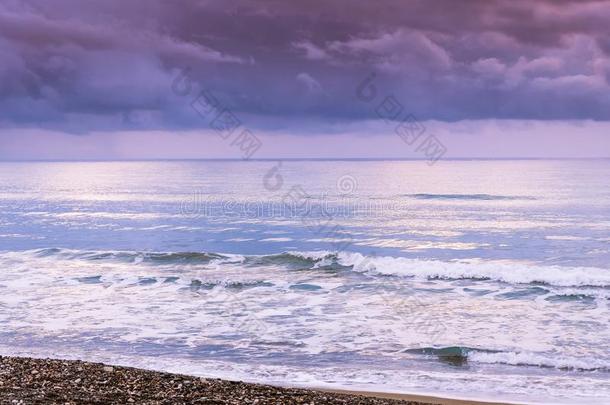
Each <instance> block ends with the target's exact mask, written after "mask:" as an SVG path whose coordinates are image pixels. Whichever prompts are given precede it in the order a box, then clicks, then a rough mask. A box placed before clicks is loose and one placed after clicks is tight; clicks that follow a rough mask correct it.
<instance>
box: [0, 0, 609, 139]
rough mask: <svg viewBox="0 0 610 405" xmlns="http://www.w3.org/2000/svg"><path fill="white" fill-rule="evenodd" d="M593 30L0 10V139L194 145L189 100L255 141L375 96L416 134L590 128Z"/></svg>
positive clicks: (131, 4) (310, 10)
mask: <svg viewBox="0 0 610 405" xmlns="http://www.w3.org/2000/svg"><path fill="white" fill-rule="evenodd" d="M608 21H610V2H607V1H556V0H555V1H551V0H549V1H537V2H528V1H519V0H517V1H515V0H507V1H493V2H491V1H484V0H480V1H479V0H471V1H453V0H428V1H417V0H414V1H402V0H382V1H375V2H373V1H363V0H344V1H339V0H326V1H318V0H314V1H307V2H300V3H297V2H286V1H275V0H265V1H263V0H251V1H236V0H222V1H216V0H200V1H197V0H189V1H161V0H133V1H118V0H109V1H103V2H102V1H99V2H82V1H76V0H74V1H72V0H55V1H45V0H27V1H15V2H11V1H4V2H2V3H1V4H0V124H1V125H2V126H4V127H37V128H47V129H52V130H59V131H65V132H74V133H88V132H90V131H93V130H96V131H100V130H102V131H103V130H109V131H111V130H130V129H140V130H141V129H159V130H168V129H171V130H180V129H184V130H187V129H197V128H200V127H202V126H203V125H204V123H203V122H202V120H201V117H200V116H198V114H197V113H196V112H194V111H193V109H192V108H191V107H190V102H191V100H192V98H193V97H195V96H196V95H197V94H198V92H199V91H201V90H202V89H206V90H207V91H209V92H211V93H212V94H214V95H215V97H216V98H217V99H218V100H219V101H220V102H221V103H222V105H223V106H226V107H227V108H229V109H230V110H231V111H233V113H235V114H236V115H238V116H239V117H240V119H241V120H242V121H247V123H248V125H249V126H251V127H254V128H263V129H279V130H290V129H294V130H295V131H296V130H303V131H308V130H312V131H313V130H315V128H316V127H317V126H318V125H326V124H328V125H336V123H338V122H339V123H341V122H346V123H353V122H357V121H367V120H374V119H376V118H379V117H378V116H377V114H378V109H377V108H376V107H377V106H378V104H379V102H381V101H383V99H384V97H386V96H390V95H392V96H393V97H395V99H396V100H397V101H398V102H399V103H400V105H401V111H404V112H408V113H411V114H414V115H415V116H417V117H418V118H419V119H421V120H437V121H449V122H453V121H460V120H478V119H517V120H519V119H534V120H572V119H591V120H603V121H606V120H609V119H610V86H609V84H608V78H609V77H610V59H609V58H610V24H608ZM371 73H374V74H375V75H376V76H375V77H376V79H375V80H376V81H375V82H374V86H375V89H376V90H377V91H378V99H376V100H375V101H373V102H369V103H367V102H364V101H362V100H361V99H359V98H358V97H357V88H358V86H359V85H360V84H361V83H362V81H363V80H364V79H365V78H366V77H367V76H368V75H369V74H371ZM181 75H182V76H181ZM181 77H182V78H183V79H184V78H187V80H188V83H186V82H185V83H181V85H184V86H185V87H184V91H182V92H181V91H176V87H175V86H176V83H177V82H176V80H179V79H180V78H181Z"/></svg>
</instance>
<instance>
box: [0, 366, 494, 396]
mask: <svg viewBox="0 0 610 405" xmlns="http://www.w3.org/2000/svg"><path fill="white" fill-rule="evenodd" d="M48 403H62V404H132V403H133V404H235V405H237V404H240V405H241V404H261V405H262V404H361V405H369V404H373V405H390V404H402V405H425V404H439V405H445V404H446V405H466V404H478V405H483V403H482V402H472V401H454V400H446V399H442V398H432V397H424V396H414V395H398V394H384V393H373V392H354V391H340V390H318V389H316V390H310V389H300V388H282V387H273V386H268V385H259V384H249V383H244V382H238V381H227V380H220V379H206V378H199V377H193V376H186V375H179V374H170V373H162V372H156V371H148V370H140V369H135V368H128V367H116V366H107V365H104V364H98V363H87V362H82V361H67V360H49V359H44V360H43V359H30V358H21V357H1V356H0V404H24V405H25V404H48Z"/></svg>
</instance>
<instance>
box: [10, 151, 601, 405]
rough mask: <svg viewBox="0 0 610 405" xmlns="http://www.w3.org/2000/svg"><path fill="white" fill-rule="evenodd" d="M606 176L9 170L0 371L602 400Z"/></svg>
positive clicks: (433, 169) (457, 168)
mask: <svg viewBox="0 0 610 405" xmlns="http://www.w3.org/2000/svg"><path fill="white" fill-rule="evenodd" d="M609 186H610V161H609V160H580V161H577V160H552V161H550V160H549V161H544V160H521V161H519V160H516V161H508V160H504V161H485V160H479V161H450V160H447V161H440V162H438V163H437V164H436V165H434V166H429V165H428V164H427V163H426V162H424V161H283V162H274V161H248V162H246V161H158V162H12V163H8V162H7V163H0V324H1V325H2V328H1V329H0V354H5V355H11V354H12V355H34V356H51V357H62V358H66V357H67V358H80V359H85V360H93V361H105V362H111V363H119V364H125V365H134V366H140V367H147V368H152V369H160V370H167V371H175V372H185V373H191V374H195V375H201V376H210V377H224V378H234V379H243V380H246V381H256V382H266V383H275V384H283V385H294V386H316V387H342V388H348V389H368V390H376V391H390V392H408V393H435V394H439V395H447V396H454V397H465V398H483V399H485V398H487V399H499V400H513V401H522V402H530V403H553V404H556V403H586V404H596V403H597V404H601V403H610V350H609V346H610V328H609V321H610V311H609V304H610V187H609Z"/></svg>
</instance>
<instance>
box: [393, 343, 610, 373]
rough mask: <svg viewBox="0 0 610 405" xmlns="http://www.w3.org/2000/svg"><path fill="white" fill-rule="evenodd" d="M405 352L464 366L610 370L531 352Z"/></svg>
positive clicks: (602, 365) (600, 364) (449, 349)
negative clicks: (478, 364) (493, 365)
mask: <svg viewBox="0 0 610 405" xmlns="http://www.w3.org/2000/svg"><path fill="white" fill-rule="evenodd" d="M404 352H405V353H410V354H415V355H424V356H432V357H436V358H438V360H440V361H443V362H445V363H449V364H451V365H455V366H461V365H464V364H467V363H484V364H506V365H512V366H528V367H543V368H556V369H560V370H576V371H610V364H609V363H607V362H604V361H600V360H595V359H579V358H573V357H561V356H559V355H558V356H550V355H542V354H537V353H527V352H504V351H499V350H488V349H478V348H472V347H465V346H449V347H439V348H436V347H423V348H416V349H407V350H404Z"/></svg>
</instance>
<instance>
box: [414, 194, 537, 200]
mask: <svg viewBox="0 0 610 405" xmlns="http://www.w3.org/2000/svg"><path fill="white" fill-rule="evenodd" d="M405 197H410V198H415V199H418V200H481V201H491V200H498V201H513V200H535V199H536V198H534V197H530V196H510V195H493V194H406V195H405Z"/></svg>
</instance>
